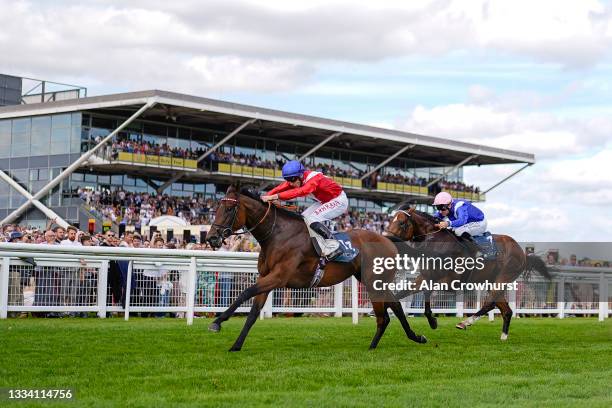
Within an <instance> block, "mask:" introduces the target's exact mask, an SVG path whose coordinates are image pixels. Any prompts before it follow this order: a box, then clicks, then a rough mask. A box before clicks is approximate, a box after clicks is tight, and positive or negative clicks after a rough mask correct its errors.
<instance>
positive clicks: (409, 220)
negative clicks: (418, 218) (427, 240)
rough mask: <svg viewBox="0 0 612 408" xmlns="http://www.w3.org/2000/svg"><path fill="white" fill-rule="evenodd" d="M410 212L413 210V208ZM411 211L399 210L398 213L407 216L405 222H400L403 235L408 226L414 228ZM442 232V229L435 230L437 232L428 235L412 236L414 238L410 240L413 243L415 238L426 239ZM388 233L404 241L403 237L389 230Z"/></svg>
mask: <svg viewBox="0 0 612 408" xmlns="http://www.w3.org/2000/svg"><path fill="white" fill-rule="evenodd" d="M410 210H412V208H411V209H410ZM410 210H408V211H405V210H397V212H398V213H402V214H404V215H405V216H406V220H404V221H399V228H400V231H401V232H402V233H403V232H405V231H406V228H407V227H408V224H411V225H412V226H413V227H414V222H412V214H411V213H410ZM440 231H442V229H441V228H438V229H437V230H435V231H432V232H428V233H425V234H418V235H413V236H412V238H411V239H410V240H411V241H413V240H414V239H415V238H420V237H426V236H429V235H433V234H437V233H438V232H440ZM386 232H387V233H389V234H391V235H393V236H394V237H397V238H399V239H402V240H403V238H402V237H400V236H398V235H397V234H394V233H393V232H391V231H389V230H387V231H386Z"/></svg>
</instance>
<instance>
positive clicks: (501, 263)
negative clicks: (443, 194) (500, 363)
mask: <svg viewBox="0 0 612 408" xmlns="http://www.w3.org/2000/svg"><path fill="white" fill-rule="evenodd" d="M439 221H440V220H438V219H436V218H435V217H433V216H431V215H429V214H426V213H423V212H420V211H416V210H415V209H413V208H410V207H409V206H404V207H402V208H400V209H399V210H398V211H397V213H396V215H395V217H394V218H393V220H392V221H391V223H390V225H389V227H388V229H387V233H388V234H391V235H392V236H395V237H397V238H399V239H400V240H402V241H411V242H412V243H413V244H412V245H410V246H409V247H408V248H409V249H408V251H412V252H421V251H426V252H429V253H434V254H438V255H445V256H447V255H448V256H454V257H456V256H466V255H470V256H473V254H466V249H465V247H464V246H463V245H461V243H460V242H459V240H460V239H459V238H458V237H457V236H456V235H455V234H454V233H453V232H452V231H450V230H447V229H443V230H440V229H439V228H437V227H436V226H435V224H436V223H438V222H439ZM493 239H494V240H495V243H496V245H497V249H498V255H497V258H496V259H493V260H489V261H486V262H485V266H484V268H482V269H480V270H479V269H472V270H471V271H466V272H464V273H462V274H457V273H455V272H454V271H448V270H439V269H438V270H435V269H434V270H427V269H425V270H421V271H419V275H418V276H417V278H416V280H415V286H416V287H417V288H418V287H420V285H421V282H422V281H424V280H426V281H430V282H440V283H447V284H450V282H452V281H454V280H459V281H461V282H485V281H488V282H492V283H511V282H514V281H515V280H516V279H517V278H518V277H519V275H520V274H521V273H523V272H524V271H531V270H536V271H538V272H539V273H540V274H541V275H542V276H544V277H545V278H546V279H551V276H550V274H549V272H548V269H547V268H546V265H545V263H544V261H542V259H540V258H538V257H537V256H535V255H529V256H525V252H524V251H523V250H522V249H521V247H520V246H519V244H518V243H517V242H516V241H515V240H514V239H512V238H511V237H509V236H507V235H493ZM417 248H418V250H417ZM412 293H416V292H415V291H411V292H408V291H405V292H402V293H399V294H397V298H402V297H404V296H406V295H408V294H412ZM423 295H424V298H425V316H426V317H427V320H428V322H429V326H430V327H431V328H432V329H435V328H436V327H437V320H436V318H435V317H434V316H433V314H432V311H431V291H426V290H424V291H423ZM496 306H497V308H498V309H499V311H500V312H501V314H502V318H503V327H502V334H501V339H502V340H506V339H507V338H508V329H509V328H510V320H511V318H512V309H511V308H510V306H509V305H508V301H507V300H506V298H505V295H504V291H491V292H490V293H489V296H488V297H487V299H486V300H485V301H484V303H483V305H482V307H481V309H480V310H479V311H477V312H476V313H475V314H474V315H472V316H470V317H469V318H468V319H466V320H464V321H462V322H461V323H459V324H457V326H456V327H457V328H458V329H466V328H467V327H468V326H470V325H472V324H473V323H474V322H475V321H476V320H478V319H479V318H480V317H482V316H484V315H485V314H487V313H488V312H490V311H491V310H493V309H494V308H495V307H496Z"/></svg>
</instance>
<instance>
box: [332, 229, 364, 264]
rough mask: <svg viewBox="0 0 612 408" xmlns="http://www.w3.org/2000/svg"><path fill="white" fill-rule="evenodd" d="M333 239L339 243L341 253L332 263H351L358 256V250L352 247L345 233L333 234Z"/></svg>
mask: <svg viewBox="0 0 612 408" xmlns="http://www.w3.org/2000/svg"><path fill="white" fill-rule="evenodd" d="M334 239H335V240H337V241H338V242H340V249H342V253H341V254H340V255H338V256H337V257H335V258H334V259H333V260H332V262H351V261H352V260H353V259H355V257H356V256H357V255H358V254H359V249H357V248H354V247H353V245H352V244H351V239H350V238H349V236H348V234H347V233H346V232H336V233H334Z"/></svg>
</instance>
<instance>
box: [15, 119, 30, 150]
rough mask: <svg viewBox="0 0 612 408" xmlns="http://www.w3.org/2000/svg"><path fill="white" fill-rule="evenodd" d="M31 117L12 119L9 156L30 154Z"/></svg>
mask: <svg viewBox="0 0 612 408" xmlns="http://www.w3.org/2000/svg"><path fill="white" fill-rule="evenodd" d="M31 123H32V120H31V118H27V119H17V120H14V121H13V127H12V132H11V157H23V156H29V155H30V145H31V143H30V133H31Z"/></svg>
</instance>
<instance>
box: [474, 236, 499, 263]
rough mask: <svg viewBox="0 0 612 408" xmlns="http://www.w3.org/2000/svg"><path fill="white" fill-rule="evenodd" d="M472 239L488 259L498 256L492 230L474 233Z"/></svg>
mask: <svg viewBox="0 0 612 408" xmlns="http://www.w3.org/2000/svg"><path fill="white" fill-rule="evenodd" d="M472 239H473V240H474V242H475V243H476V244H477V245H478V247H479V248H480V252H482V256H483V258H484V259H485V260H486V261H488V260H491V259H495V258H497V245H496V244H495V240H494V239H493V235H491V233H490V232H488V231H487V232H485V233H484V234H482V235H473V236H472Z"/></svg>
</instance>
